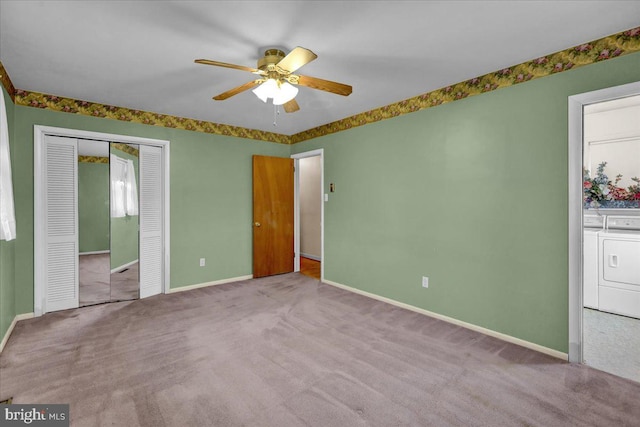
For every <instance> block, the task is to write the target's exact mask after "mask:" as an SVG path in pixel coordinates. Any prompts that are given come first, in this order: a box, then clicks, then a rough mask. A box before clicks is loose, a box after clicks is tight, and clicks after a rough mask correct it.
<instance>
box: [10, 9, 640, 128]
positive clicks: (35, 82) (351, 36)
mask: <svg viewBox="0 0 640 427" xmlns="http://www.w3.org/2000/svg"><path fill="white" fill-rule="evenodd" d="M639 17H640V1H215V2H214V1H208V2H205V1H96V0H93V1H84V2H80V1H6V0H0V60H1V61H2V63H3V64H4V66H5V68H6V69H7V71H8V73H9V75H10V77H11V79H12V81H13V83H14V85H15V86H16V87H17V88H20V89H26V90H31V91H36V92H43V93H48V94H54V95H59V96H64V97H69V98H75V99H81V100H85V101H92V102H98V103H102V104H108V105H116V106H120V107H127V108H131V109H138V110H146V111H152V112H157V113H163V114H170V115H174V116H181V117H188V118H193V119H198V120H206V121H210V122H215V123H222V124H229V125H234V126H241V127H245V128H251V129H261V130H265V131H271V132H277V133H282V134H287V135H290V134H294V133H297V132H301V131H304V130H307V129H310V128H313V127H316V126H319V125H323V124H326V123H329V122H332V121H335V120H339V119H342V118H345V117H349V116H351V115H354V114H358V113H361V112H364V111H368V110H371V109H374V108H377V107H381V106H384V105H388V104H391V103H394V102H397V101H401V100H403V99H407V98H410V97H413V96H416V95H420V94H422V93H425V92H429V91H431V90H435V89H439V88H442V87H445V86H448V85H450V84H453V83H457V82H460V81H465V80H467V79H470V78H472V77H476V76H479V75H482V74H485V73H488V72H492V71H497V70H500V69H502V68H505V67H508V66H511V65H515V64H519V63H522V62H525V61H527V60H531V59H535V58H537V57H540V56H543V55H546V54H550V53H554V52H557V51H559V50H563V49H566V48H569V47H572V46H575V45H578V44H581V43H584V42H587V41H591V40H594V39H598V38H601V37H604V36H608V35H611V34H614V33H617V32H620V31H623V30H626V29H630V28H633V27H636V26H638V25H640V20H639ZM295 46H303V47H306V48H308V49H311V50H312V51H314V52H315V53H316V54H317V55H318V59H316V60H315V61H313V62H311V63H309V64H307V65H305V66H304V67H302V68H301V69H300V70H298V72H297V73H298V74H304V75H309V76H313V77H319V78H323V79H328V80H334V81H338V82H341V83H346V84H350V85H352V86H353V93H352V94H351V95H350V96H348V97H342V96H339V95H334V94H330V93H326V92H322V91H318V90H313V89H309V88H306V87H300V92H299V94H298V96H297V97H296V100H297V101H298V104H299V105H300V108H301V110H300V111H298V112H296V113H292V114H286V113H284V112H282V114H280V115H279V116H278V120H277V122H278V124H277V127H274V126H273V120H274V108H273V106H272V105H270V104H269V105H267V104H264V103H262V102H261V101H260V100H258V98H256V96H255V95H254V94H253V93H251V91H247V92H244V93H241V94H239V95H236V96H235V97H232V98H230V99H228V100H226V101H213V100H212V99H211V97H212V96H214V95H217V94H219V93H221V92H224V91H226V90H228V89H230V88H233V87H235V86H238V85H241V84H243V83H245V82H248V81H250V80H253V79H254V78H255V76H254V75H252V74H250V73H247V72H243V71H238V70H233V69H226V68H219V67H212V66H207V65H200V64H195V63H194V62H193V61H194V59H197V58H205V59H213V60H217V61H222V62H230V63H234V64H239V65H246V66H250V67H255V66H256V61H257V59H258V58H259V57H261V56H262V55H263V53H264V50H265V49H266V48H271V47H278V48H281V49H282V50H285V51H289V50H291V49H292V48H294V47H295Z"/></svg>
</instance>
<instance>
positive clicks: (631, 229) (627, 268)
mask: <svg viewBox="0 0 640 427" xmlns="http://www.w3.org/2000/svg"><path fill="white" fill-rule="evenodd" d="M598 241H599V245H598V250H599V252H600V254H599V259H600V268H599V269H598V270H599V272H598V273H599V280H598V309H599V310H601V311H607V312H609V313H615V314H622V315H624V316H630V317H635V318H638V319H640V217H638V216H609V217H607V220H606V228H605V229H604V230H603V231H601V232H600V233H599V235H598Z"/></svg>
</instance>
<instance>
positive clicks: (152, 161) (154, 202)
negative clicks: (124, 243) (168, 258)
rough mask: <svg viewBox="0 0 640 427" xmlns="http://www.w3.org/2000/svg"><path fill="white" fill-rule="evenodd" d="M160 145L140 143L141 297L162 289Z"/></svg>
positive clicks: (156, 292) (162, 218)
mask: <svg viewBox="0 0 640 427" xmlns="http://www.w3.org/2000/svg"><path fill="white" fill-rule="evenodd" d="M162 166H163V156H162V148H161V147H155V146H151V145H141V146H140V192H139V194H140V204H139V207H140V208H139V213H140V298H146V297H150V296H152V295H157V294H159V293H161V292H162V284H163V282H164V280H163V278H164V262H163V258H164V255H163V254H164V250H163V248H164V239H163V229H164V215H163V212H164V203H163V191H162V189H163V178H164V177H163V173H162V171H163V167H162Z"/></svg>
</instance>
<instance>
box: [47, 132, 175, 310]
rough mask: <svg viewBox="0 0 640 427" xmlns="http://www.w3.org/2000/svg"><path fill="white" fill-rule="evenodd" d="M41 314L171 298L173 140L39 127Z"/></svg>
mask: <svg viewBox="0 0 640 427" xmlns="http://www.w3.org/2000/svg"><path fill="white" fill-rule="evenodd" d="M34 141H35V153H34V159H35V165H34V172H35V174H34V175H35V200H34V202H35V221H36V229H35V245H34V261H35V284H34V285H35V286H34V312H35V314H36V315H37V316H38V315H41V314H44V313H47V312H50V311H56V310H64V309H68V308H76V307H82V306H87V305H93V304H100V303H105V302H115V301H123V300H131V299H137V298H144V297H147V296H151V295H155V294H158V293H161V292H166V291H167V289H168V287H169V284H168V277H169V274H168V258H169V251H168V236H169V218H168V205H169V204H168V202H169V192H168V165H169V163H168V161H169V143H168V141H161V140H151V139H145V138H135V137H129V136H123V135H111V134H100V133H94V132H86V131H76V130H71V129H60V128H50V127H42V126H36V127H35V135H34Z"/></svg>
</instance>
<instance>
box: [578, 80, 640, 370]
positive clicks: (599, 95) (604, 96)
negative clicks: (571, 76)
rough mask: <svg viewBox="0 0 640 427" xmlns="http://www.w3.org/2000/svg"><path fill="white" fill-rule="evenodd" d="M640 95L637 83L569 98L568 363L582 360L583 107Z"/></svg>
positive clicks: (638, 83) (639, 84)
mask: <svg viewBox="0 0 640 427" xmlns="http://www.w3.org/2000/svg"><path fill="white" fill-rule="evenodd" d="M638 94H640V82H635V83H629V84H626V85H621V86H616V87H611V88H606V89H600V90H596V91H593V92H587V93H582V94H579V95H573V96H570V97H569V100H568V104H569V112H568V113H569V125H568V126H569V128H568V130H569V134H568V155H569V165H568V169H569V176H568V184H569V218H568V222H569V226H568V227H569V254H568V258H569V361H570V362H574V363H583V357H582V351H583V348H582V308H583V304H582V250H583V248H582V245H583V242H582V239H583V235H582V234H583V233H582V219H583V218H582V216H583V212H582V161H583V160H582V156H583V149H584V144H583V133H582V131H583V129H584V124H583V110H584V106H585V105H589V104H596V103H599V102H603V101H610V100H612V99H617V98H625V97H628V96H634V95H638Z"/></svg>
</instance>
